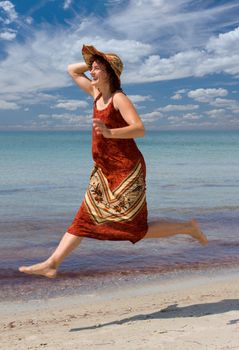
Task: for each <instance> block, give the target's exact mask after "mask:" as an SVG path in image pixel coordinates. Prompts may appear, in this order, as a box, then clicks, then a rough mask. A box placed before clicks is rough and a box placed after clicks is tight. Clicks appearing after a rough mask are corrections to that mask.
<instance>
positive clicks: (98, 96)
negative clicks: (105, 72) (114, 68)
mask: <svg viewBox="0 0 239 350" xmlns="http://www.w3.org/2000/svg"><path fill="white" fill-rule="evenodd" d="M101 95H102V94H101V92H100V93H99V94H98V95H97V96H96V98H95V99H94V103H96V102H97V101H98V100H99V98H100V96H101Z"/></svg>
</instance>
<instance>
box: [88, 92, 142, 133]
mask: <svg viewBox="0 0 239 350" xmlns="http://www.w3.org/2000/svg"><path fill="white" fill-rule="evenodd" d="M114 107H115V108H116V109H118V110H119V111H120V113H121V115H122V117H123V118H124V120H125V121H126V123H127V124H129V125H128V126H125V127H123V128H115V129H108V128H107V127H106V126H105V124H104V123H103V122H102V121H101V120H100V119H95V120H94V124H93V126H94V127H95V130H96V132H97V134H102V135H103V136H104V137H106V138H113V139H131V138H136V137H143V136H144V134H145V129H144V125H143V122H142V120H141V119H140V117H139V115H138V113H137V111H136V109H135V108H134V105H133V104H132V102H131V101H130V99H129V98H128V97H127V96H125V95H124V94H123V93H117V94H115V96H114Z"/></svg>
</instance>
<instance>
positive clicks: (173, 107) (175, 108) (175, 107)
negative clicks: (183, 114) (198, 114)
mask: <svg viewBox="0 0 239 350" xmlns="http://www.w3.org/2000/svg"><path fill="white" fill-rule="evenodd" d="M198 107H199V106H198V105H190V104H189V105H167V106H165V107H159V108H158V111H162V112H174V111H188V110H193V109H197V108H198Z"/></svg>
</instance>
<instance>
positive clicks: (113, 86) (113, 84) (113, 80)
mask: <svg viewBox="0 0 239 350" xmlns="http://www.w3.org/2000/svg"><path fill="white" fill-rule="evenodd" d="M94 61H98V62H100V63H102V64H103V65H104V66H105V69H106V72H107V73H108V75H109V84H110V90H111V92H115V91H117V90H121V91H123V90H122V88H121V83H120V80H119V78H118V77H117V75H116V74H115V72H114V70H113V68H111V65H110V64H109V62H107V61H106V60H105V59H104V58H103V57H102V56H100V55H93V56H92V57H91V58H90V64H89V65H90V67H92V64H93V62H94Z"/></svg>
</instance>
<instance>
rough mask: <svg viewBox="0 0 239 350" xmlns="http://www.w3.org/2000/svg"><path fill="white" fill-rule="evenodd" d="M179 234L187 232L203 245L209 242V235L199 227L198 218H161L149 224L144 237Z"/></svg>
mask: <svg viewBox="0 0 239 350" xmlns="http://www.w3.org/2000/svg"><path fill="white" fill-rule="evenodd" d="M178 234H186V235H190V236H191V237H193V238H195V239H196V240H198V241H199V243H201V244H202V245H206V244H207V243H208V240H207V237H206V236H205V235H204V234H203V232H202V231H201V230H200V228H199V224H198V223H197V221H196V220H191V221H184V222H182V221H167V220H159V221H156V222H153V223H151V224H149V228H148V232H147V233H146V235H145V236H144V238H161V237H170V236H174V235H178Z"/></svg>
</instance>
